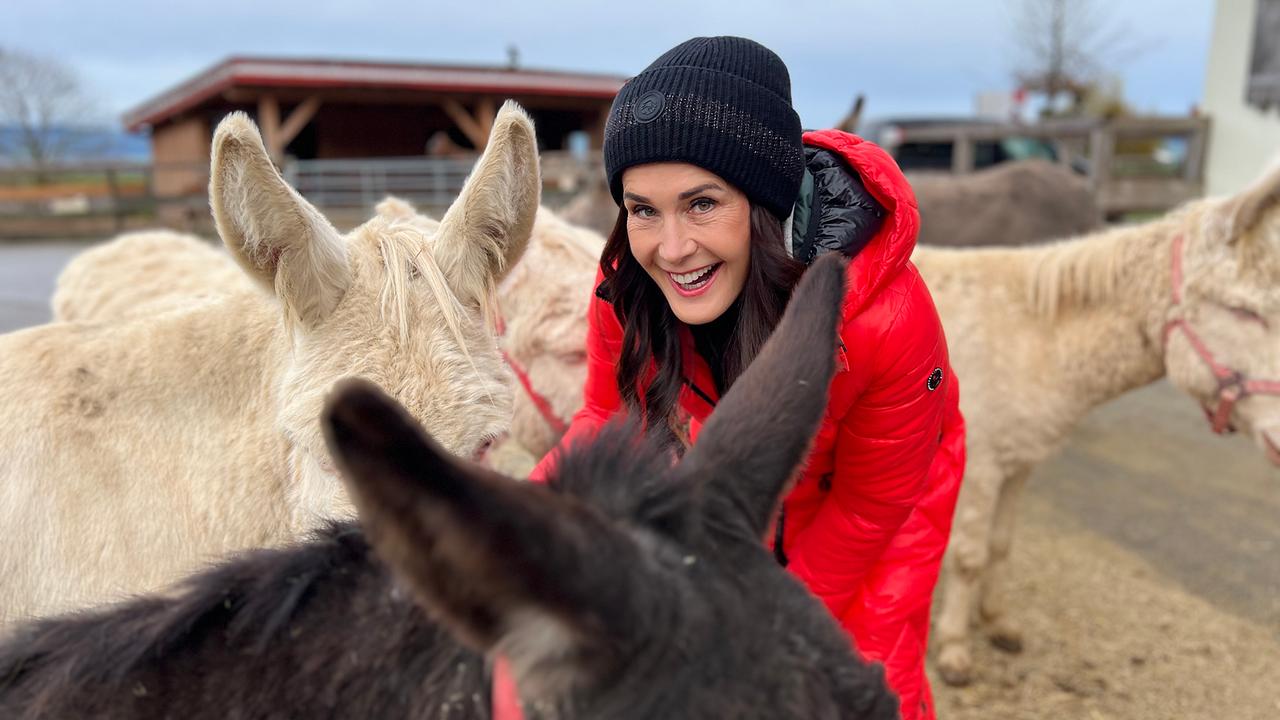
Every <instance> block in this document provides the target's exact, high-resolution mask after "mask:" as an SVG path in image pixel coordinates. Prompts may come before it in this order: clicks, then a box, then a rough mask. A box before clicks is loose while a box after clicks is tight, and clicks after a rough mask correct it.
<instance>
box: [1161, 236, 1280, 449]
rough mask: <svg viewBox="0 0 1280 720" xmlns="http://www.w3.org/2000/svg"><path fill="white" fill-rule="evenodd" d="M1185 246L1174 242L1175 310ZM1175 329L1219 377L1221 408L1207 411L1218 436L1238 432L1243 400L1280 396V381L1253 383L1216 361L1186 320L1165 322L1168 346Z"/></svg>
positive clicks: (1178, 238) (1180, 240)
mask: <svg viewBox="0 0 1280 720" xmlns="http://www.w3.org/2000/svg"><path fill="white" fill-rule="evenodd" d="M1182 246H1183V237H1182V235H1178V236H1176V237H1175V238H1174V239H1173V247H1172V251H1171V252H1172V256H1173V258H1172V261H1171V262H1172V268H1171V272H1170V282H1171V283H1172V285H1173V305H1174V307H1177V306H1178V305H1181V304H1182V283H1183V276H1182ZM1175 330H1181V331H1182V334H1183V335H1185V336H1186V338H1187V341H1188V342H1189V343H1191V348H1192V349H1193V350H1195V351H1196V355H1199V356H1200V359H1201V360H1203V361H1204V363H1205V364H1206V365H1208V366H1209V369H1210V370H1211V371H1212V372H1213V376H1214V377H1215V378H1217V381H1218V391H1217V395H1216V397H1217V400H1218V405H1217V407H1216V408H1215V409H1214V410H1213V412H1211V413H1210V412H1209V411H1207V410H1206V411H1205V414H1206V415H1207V416H1208V418H1209V423H1210V425H1212V427H1213V431H1214V432H1215V433H1218V434H1222V433H1224V432H1228V431H1233V430H1235V428H1233V427H1231V411H1232V410H1233V409H1234V408H1235V405H1236V403H1237V402H1239V401H1240V400H1242V399H1244V398H1246V397H1248V396H1249V395H1280V381H1276V380H1253V379H1250V378H1249V377H1248V376H1246V375H1245V374H1244V373H1242V372H1240V371H1239V370H1235V369H1233V368H1230V367H1228V366H1226V365H1223V364H1222V363H1220V362H1218V360H1217V358H1216V357H1214V354H1213V351H1212V350H1210V349H1209V346H1208V345H1207V344H1206V343H1205V342H1204V340H1203V339H1202V338H1201V337H1200V335H1199V334H1197V333H1196V331H1195V330H1194V329H1192V327H1191V324H1190V323H1188V322H1187V320H1186V318H1175V319H1173V320H1170V321H1168V322H1167V323H1165V326H1164V344H1165V347H1168V346H1169V338H1170V337H1171V336H1172V335H1173V332H1174V331H1175Z"/></svg>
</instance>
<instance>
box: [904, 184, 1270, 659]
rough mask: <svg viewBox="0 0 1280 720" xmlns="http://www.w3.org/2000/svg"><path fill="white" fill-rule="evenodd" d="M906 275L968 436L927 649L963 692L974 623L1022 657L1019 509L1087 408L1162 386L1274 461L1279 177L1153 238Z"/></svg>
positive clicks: (952, 262) (1110, 234)
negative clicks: (917, 284)
mask: <svg viewBox="0 0 1280 720" xmlns="http://www.w3.org/2000/svg"><path fill="white" fill-rule="evenodd" d="M913 260H914V261H915V262H916V264H917V265H918V266H919V268H920V272H921V274H922V275H923V276H924V278H925V281H926V282H927V283H928V285H929V289H930V290H931V291H932V293H933V297H934V300H935V302H936V303H937V307H938V310H939V312H940V313H941V315H942V321H943V326H944V327H945V328H946V332H947V340H948V343H949V344H950V346H951V361H952V365H953V366H954V367H955V371H956V374H957V377H959V378H960V387H961V393H960V395H961V400H960V407H961V410H962V411H963V413H964V416H965V420H966V423H967V429H968V458H967V464H966V470H965V479H964V485H963V487H962V489H961V491H960V501H959V505H958V507H957V510H956V517H955V524H954V526H953V529H952V535H951V545H950V547H949V549H948V556H947V562H946V564H945V566H944V572H943V575H944V577H943V587H944V590H943V595H942V604H941V606H940V607H939V608H938V612H937V613H936V615H935V635H934V641H935V646H936V649H937V664H938V668H939V670H940V671H941V673H942V675H943V677H944V679H945V680H946V681H947V682H949V683H952V684H963V683H965V682H968V681H969V680H970V678H971V673H972V660H971V656H970V652H969V647H968V636H969V628H970V623H971V622H972V621H973V620H975V619H977V617H978V616H980V618H981V619H982V620H984V621H985V622H986V623H987V624H988V627H989V630H990V632H991V637H992V640H993V642H995V643H996V644H997V645H998V646H1000V647H1004V648H1006V649H1013V650H1016V649H1018V648H1020V647H1021V643H1022V638H1021V634H1020V632H1019V631H1018V628H1017V625H1016V623H1015V622H1014V620H1013V618H1011V617H1010V615H1009V607H1010V600H1011V599H1010V598H1009V597H1007V594H1006V592H1005V590H1004V588H1005V586H1006V585H1007V582H1006V580H1007V578H1006V577H1005V575H1006V574H1007V573H1008V569H1009V562H1008V559H1009V550H1010V547H1011V544H1012V541H1013V528H1014V519H1015V516H1016V514H1017V513H1016V511H1017V503H1018V497H1019V495H1020V493H1021V491H1022V488H1023V486H1024V484H1025V483H1026V479H1027V476H1028V474H1029V473H1030V472H1031V470H1032V468H1034V467H1035V465H1036V464H1037V463H1039V462H1041V461H1042V460H1044V459H1045V458H1046V457H1048V456H1049V455H1050V454H1051V453H1053V452H1054V451H1055V450H1057V449H1058V448H1059V447H1060V446H1061V445H1062V443H1063V442H1064V441H1065V440H1066V437H1067V435H1068V433H1069V432H1070V430H1071V428H1072V427H1073V426H1074V425H1075V424H1076V423H1077V422H1078V421H1079V420H1080V419H1081V418H1082V417H1083V416H1084V415H1085V413H1086V412H1087V411H1088V410H1089V409H1090V408H1093V407H1095V406H1097V405H1099V404H1101V403H1103V402H1106V401H1108V400H1110V399H1112V398H1115V397H1117V396H1119V395H1121V394H1123V393H1125V392H1127V391H1129V390H1132V389H1134V388H1137V387H1140V386H1143V385H1146V384H1148V383H1150V382H1153V381H1155V380H1157V379H1159V378H1161V377H1166V376H1167V377H1168V378H1169V380H1170V381H1171V382H1172V383H1173V385H1174V386H1176V387H1178V388H1179V389H1181V390H1182V391H1183V392H1185V393H1187V394H1188V395H1190V396H1191V397H1192V398H1194V399H1195V400H1196V401H1197V402H1199V403H1200V404H1202V405H1203V406H1204V408H1205V410H1206V412H1207V413H1208V414H1209V416H1210V418H1211V423H1212V426H1213V428H1214V429H1216V430H1218V431H1224V430H1227V429H1228V428H1230V427H1232V426H1234V427H1238V428H1239V429H1240V430H1241V431H1243V432H1247V433H1249V435H1251V436H1252V437H1253V439H1254V441H1255V442H1256V443H1257V446H1258V448H1259V449H1260V450H1262V451H1263V452H1264V453H1265V454H1266V455H1267V457H1268V458H1269V459H1270V460H1271V462H1273V463H1278V464H1280V452H1278V451H1277V448H1278V447H1280V397H1277V394H1278V393H1280V168H1278V169H1277V170H1275V171H1273V172H1271V173H1270V174H1269V175H1267V176H1266V177H1264V178H1262V179H1261V180H1260V181H1259V182H1258V183H1257V184H1256V185H1254V186H1253V187H1251V188H1249V189H1248V190H1246V191H1245V192H1243V193H1241V194H1239V195H1237V196H1235V197H1231V198H1225V199H1208V200H1200V201H1196V202H1193V203H1190V204H1188V205H1187V206H1185V207H1183V208H1181V209H1179V210H1177V211H1175V212H1173V213H1171V214H1169V215H1168V216H1166V217H1164V218H1161V219H1159V220H1155V221H1153V222H1149V223H1146V224H1144V225H1138V226H1132V227H1122V228H1117V229H1112V230H1107V231H1103V232H1100V233H1096V234H1093V235H1089V236H1085V237H1083V238H1080V239H1078V240H1073V241H1068V242H1063V243H1059V244H1055V245H1050V246H1047V247H1037V248H1026V249H1019V250H997V249H972V250H941V249H934V248H920V249H918V250H917V251H916V254H915V256H914V257H913ZM1195 511H1196V508H1187V512H1189V513H1194V512H1195Z"/></svg>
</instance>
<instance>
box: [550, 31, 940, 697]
mask: <svg viewBox="0 0 1280 720" xmlns="http://www.w3.org/2000/svg"><path fill="white" fill-rule="evenodd" d="M790 85H791V80H790V75H789V73H788V72H787V68H786V66H785V65H784V64H783V63H782V60H781V59H780V58H779V57H778V56H777V55H775V54H774V53H773V52H772V51H770V50H769V49H767V48H765V47H763V46H761V45H759V44H758V43H755V42H752V41H750V40H746V39H743V38H734V37H715V38H694V39H693V40H689V41H688V42H685V43H682V44H681V45H679V46H677V47H675V48H673V49H672V50H671V51H669V52H667V53H666V54H664V55H663V56H662V57H660V58H658V60H656V61H655V62H654V63H653V64H652V65H650V66H649V67H648V68H646V69H645V70H644V71H643V72H641V73H640V74H639V75H637V76H636V77H634V78H632V79H631V80H630V81H628V82H627V84H626V85H625V86H624V87H623V88H622V90H621V91H620V92H619V93H618V96H617V98H616V99H615V100H614V102H613V107H612V109H611V110H610V115H609V119H608V123H607V125H606V128H605V143H604V156H605V170H606V175H607V179H608V182H609V189H610V193H611V194H612V196H613V199H614V200H615V201H616V202H617V203H618V204H619V205H620V208H619V211H618V218H617V220H616V222H615V224H614V228H613V231H612V232H611V233H610V235H609V239H608V241H607V242H606V244H605V249H604V252H603V253H602V255H601V260H600V280H599V282H598V285H597V287H596V292H595V297H594V299H593V301H592V305H591V307H590V309H589V310H588V323H589V327H588V331H587V382H586V386H585V388H584V390H583V402H584V406H583V408H582V410H581V411H580V412H579V413H578V414H577V415H576V416H575V418H574V421H573V423H572V424H571V426H570V427H569V430H568V432H566V434H565V436H564V439H563V440H562V441H561V447H569V446H572V445H574V444H577V443H581V442H583V441H584V440H586V439H587V438H589V437H590V436H591V435H594V434H595V433H596V432H597V431H598V430H599V428H600V427H601V426H602V425H604V424H605V423H606V422H608V421H609V420H610V419H611V418H613V417H616V416H618V415H620V414H623V413H625V412H626V411H627V410H633V411H637V412H639V413H640V414H641V415H642V416H643V418H644V420H645V423H646V425H647V426H648V428H649V429H650V430H651V431H653V432H654V433H665V434H666V435H667V436H668V437H669V439H670V440H672V446H673V447H674V448H676V450H677V451H678V452H681V451H684V450H686V449H688V451H689V452H694V451H696V450H697V449H698V448H699V447H700V444H699V439H698V438H699V436H700V435H702V434H703V433H702V428H703V423H704V422H706V423H708V424H709V425H710V424H713V423H715V422H716V421H715V420H714V418H713V416H712V414H711V410H712V408H713V407H715V406H716V404H717V403H718V398H720V397H721V396H723V395H724V394H725V393H726V392H729V390H730V388H732V387H734V386H740V385H741V384H742V383H748V384H749V383H750V376H749V375H747V374H744V371H745V370H746V369H747V366H748V365H750V364H751V363H752V361H753V360H754V359H755V357H756V355H757V354H758V353H759V352H760V348H761V347H763V346H764V344H765V340H766V339H767V338H768V337H769V335H770V333H771V332H772V331H773V329H774V328H775V327H776V326H777V325H778V322H779V320H780V318H781V317H782V315H783V311H784V310H785V309H786V308H787V305H788V303H789V302H790V301H791V295H792V289H793V288H794V287H795V286H796V284H797V282H798V280H799V278H800V277H801V275H802V274H803V273H806V272H808V270H807V268H808V266H809V263H812V262H814V260H815V258H817V257H818V256H819V255H821V254H823V253H827V252H839V253H841V254H842V255H844V256H845V257H847V258H849V261H848V265H847V268H846V287H847V290H846V293H845V297H844V299H843V301H842V303H841V305H840V310H841V312H840V323H839V327H838V330H839V338H840V346H841V350H840V351H839V353H838V358H837V361H838V364H837V367H838V372H837V374H836V376H835V380H834V381H833V382H832V383H831V386H830V388H829V390H828V398H827V400H828V402H827V407H826V412H825V416H824V420H823V423H822V426H821V428H820V430H819V432H818V435H817V437H816V439H815V440H814V443H813V447H812V449H811V451H810V454H809V457H808V460H807V462H806V464H805V466H804V471H803V472H802V473H801V474H800V475H799V476H798V477H797V478H796V481H795V486H794V489H793V490H792V491H791V492H790V494H789V495H788V496H787V497H786V499H785V500H784V502H783V507H782V510H781V512H780V514H779V516H778V520H777V521H776V522H775V523H773V528H772V529H770V530H768V531H767V533H766V535H767V538H768V539H772V541H773V549H774V555H775V557H776V558H777V559H778V561H779V562H781V563H782V564H784V565H786V566H787V568H788V569H789V570H790V571H791V572H792V573H793V574H794V575H795V577H796V578H797V579H798V580H800V581H801V582H802V583H804V585H805V586H806V587H808V589H809V590H810V591H811V592H813V593H814V594H815V595H816V596H818V597H819V598H820V599H822V601H823V602H824V603H825V604H826V606H827V608H828V610H830V612H831V613H832V615H833V616H835V617H836V618H837V619H838V620H839V621H840V622H841V624H842V625H843V626H844V628H845V629H846V631H847V632H849V634H850V635H851V636H852V637H853V638H854V640H855V641H856V643H857V646H858V649H859V651H860V652H861V653H862V654H863V656H864V657H867V658H870V659H873V660H877V661H880V662H883V663H884V665H885V668H886V671H887V676H888V679H889V683H890V685H891V686H892V688H893V689H894V690H895V691H897V693H898V694H899V697H900V698H901V700H902V716H903V718H904V720H917V719H920V718H931V717H933V708H932V699H931V697H930V696H929V690H928V686H927V683H926V681H925V677H924V648H925V644H926V640H927V634H928V618H929V603H930V599H931V596H932V592H933V586H934V582H935V580H936V578H937V573H938V568H939V565H940V563H941V558H942V552H943V549H944V547H945V545H946V538H947V533H948V531H949V527H950V522H951V514H952V510H953V508H954V506H955V500H956V493H957V491H958V488H959V479H960V470H961V466H962V464H963V444H964V441H963V428H962V423H961V421H960V417H959V413H958V410H957V398H958V395H957V387H956V383H955V379H954V377H952V375H951V370H950V366H949V364H948V360H947V349H946V341H945V339H944V338H943V336H942V326H941V323H940V321H939V320H938V314H937V312H936V311H935V310H934V307H933V302H932V300H931V299H930V297H929V292H928V290H927V289H925V286H924V283H923V282H922V281H921V280H920V277H919V275H918V274H917V273H916V270H915V268H914V267H913V266H912V265H911V262H910V259H909V258H910V255H911V250H912V248H913V247H914V245H915V239H916V234H917V231H918V228H919V216H918V214H917V213H916V209H915V207H916V205H915V198H914V196H913V195H912V193H911V188H910V186H908V185H907V182H906V180H905V179H904V178H903V177H902V174H901V172H900V171H899V170H898V168H897V166H896V165H895V164H894V162H893V160H892V158H890V157H889V156H888V154H886V153H885V152H884V151H882V150H880V149H879V148H877V147H875V146H874V145H872V144H870V143H865V142H863V141H862V140H861V139H860V138H857V137H855V136H853V135H849V134H847V133H842V132H839V131H823V132H814V133H808V134H805V135H802V133H801V130H800V119H799V117H798V116H797V115H796V113H795V110H794V109H793V108H792V107H791V87H790ZM784 229H790V230H791V231H792V232H791V233H790V234H788V233H787V232H784ZM818 310H819V309H818V308H804V307H801V308H798V309H797V310H796V312H799V313H806V312H816V311H818ZM826 310H828V311H829V310H830V308H829V307H828V308H826ZM788 352H792V353H801V354H802V353H806V352H826V351H823V350H818V349H816V348H809V347H790V348H788ZM764 390H765V389H764V388H758V387H757V388H752V387H747V388H744V389H743V390H742V392H746V393H748V394H752V393H757V392H762V391H764ZM795 391H797V392H798V391H799V388H798V387H797V388H795ZM766 420H767V421H768V422H775V421H776V420H775V418H772V417H768V418H766ZM721 429H722V431H726V432H729V433H730V434H733V433H735V432H737V430H734V429H728V430H725V429H724V428H723V427H722V428H721ZM707 434H710V429H708V431H707ZM689 448H692V449H689ZM718 460H719V461H723V460H724V458H718ZM557 463H558V456H557V454H556V453H553V454H551V455H549V456H548V457H547V458H545V459H544V460H543V461H542V462H541V463H540V464H539V466H538V468H536V469H535V471H534V474H533V477H534V479H547V478H550V477H554V476H555V475H556V473H557ZM764 539H765V538H762V540H764ZM743 590H744V592H750V591H751V590H752V589H751V588H744V589H743Z"/></svg>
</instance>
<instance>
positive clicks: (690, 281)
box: [669, 263, 720, 290]
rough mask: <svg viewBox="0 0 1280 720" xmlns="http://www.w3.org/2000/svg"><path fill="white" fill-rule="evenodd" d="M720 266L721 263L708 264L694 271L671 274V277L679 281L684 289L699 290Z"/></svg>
mask: <svg viewBox="0 0 1280 720" xmlns="http://www.w3.org/2000/svg"><path fill="white" fill-rule="evenodd" d="M718 267H720V263H716V264H714V265H708V266H706V267H704V268H702V269H700V270H694V271H693V272H688V273H681V274H678V275H677V274H675V273H669V274H670V275H671V279H672V280H675V281H676V282H677V283H679V284H680V286H681V287H683V288H684V289H686V290H697V289H698V288H699V287H701V286H702V285H704V284H706V282H707V281H708V280H710V279H711V275H712V274H714V273H715V271H716V268H718Z"/></svg>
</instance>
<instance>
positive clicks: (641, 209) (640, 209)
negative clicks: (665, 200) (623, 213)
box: [631, 205, 653, 218]
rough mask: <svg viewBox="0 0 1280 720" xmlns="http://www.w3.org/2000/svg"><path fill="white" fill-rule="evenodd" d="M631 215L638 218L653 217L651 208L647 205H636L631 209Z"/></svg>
mask: <svg viewBox="0 0 1280 720" xmlns="http://www.w3.org/2000/svg"><path fill="white" fill-rule="evenodd" d="M631 214H632V215H633V216H635V217H638V218H651V217H653V208H651V207H649V206H648V205H636V206H635V207H633V208H631Z"/></svg>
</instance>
